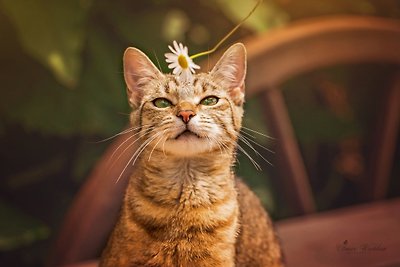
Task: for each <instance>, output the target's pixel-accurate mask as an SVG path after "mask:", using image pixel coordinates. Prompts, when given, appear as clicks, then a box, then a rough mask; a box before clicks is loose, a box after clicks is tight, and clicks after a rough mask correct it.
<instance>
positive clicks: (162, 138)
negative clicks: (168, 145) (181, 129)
mask: <svg viewBox="0 0 400 267" xmlns="http://www.w3.org/2000/svg"><path fill="white" fill-rule="evenodd" d="M166 131H167V130H164V132H163V134H162V135H161V137H160V140H158V141H157V143H156V144H155V145H154V147H153V149H152V150H151V152H150V155H149V159H148V161H150V159H151V155H152V154H153V151H154V149H155V148H156V147H157V146H158V144H159V143H160V141H161V140H162V139H163V135H164V134H165V132H166Z"/></svg>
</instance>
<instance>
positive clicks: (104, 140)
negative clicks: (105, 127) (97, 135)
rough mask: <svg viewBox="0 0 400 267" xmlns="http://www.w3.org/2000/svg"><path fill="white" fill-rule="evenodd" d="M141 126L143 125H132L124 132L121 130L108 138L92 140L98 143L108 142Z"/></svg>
mask: <svg viewBox="0 0 400 267" xmlns="http://www.w3.org/2000/svg"><path fill="white" fill-rule="evenodd" d="M140 127H142V126H138V127H130V128H128V129H125V130H123V131H122V132H119V133H117V134H114V135H113V136H110V137H107V138H105V139H102V140H99V141H94V142H91V143H94V144H98V143H102V142H106V141H109V140H111V139H114V138H115V137H118V136H120V135H124V134H127V133H130V132H133V131H135V130H137V129H139V128H140Z"/></svg>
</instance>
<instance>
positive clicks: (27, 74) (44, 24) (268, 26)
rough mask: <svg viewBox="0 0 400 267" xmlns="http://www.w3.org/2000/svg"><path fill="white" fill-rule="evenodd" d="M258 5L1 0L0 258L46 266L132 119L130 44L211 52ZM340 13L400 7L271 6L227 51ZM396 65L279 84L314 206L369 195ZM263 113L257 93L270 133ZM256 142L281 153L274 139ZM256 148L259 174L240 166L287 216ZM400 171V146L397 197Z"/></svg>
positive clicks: (151, 52) (393, 190) (339, 3)
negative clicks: (372, 148) (127, 71)
mask: <svg viewBox="0 0 400 267" xmlns="http://www.w3.org/2000/svg"><path fill="white" fill-rule="evenodd" d="M255 2H256V1H252V0H192V1H183V0H180V1H178V0H171V1H167V0H146V1H144V0H143V1H128V0H118V1H95V0H69V1H50V0H36V1H32V0H29V1H16V0H0V36H1V42H0V47H1V50H0V51H1V52H0V81H1V83H0V148H1V149H0V164H1V168H0V265H1V266H43V264H44V262H45V260H46V257H47V255H48V251H49V248H50V247H51V244H52V241H53V239H54V238H55V236H56V234H57V231H58V229H59V227H60V224H61V222H62V219H63V216H64V215H65V212H66V210H67V208H68V207H69V205H70V204H71V201H72V199H73V197H74V195H75V194H76V192H77V190H78V189H79V187H80V186H81V185H82V183H83V182H84V181H85V178H86V177H87V176H88V174H89V173H90V171H91V169H92V167H93V166H94V164H95V163H96V160H98V159H99V157H100V156H101V154H102V152H104V150H105V148H106V147H107V146H108V145H109V144H110V142H111V141H110V142H101V143H98V142H96V141H99V140H102V139H104V138H107V137H110V136H112V135H114V134H116V133H118V132H119V131H121V130H123V129H124V127H126V125H127V123H128V114H129V108H128V105H127V101H126V97H125V85H124V82H123V74H122V61H121V60H122V55H123V52H124V50H125V49H126V48H127V47H129V46H135V47H138V48H140V49H141V50H142V51H144V52H145V53H146V54H147V55H148V56H149V57H150V58H151V59H152V60H153V62H155V64H156V65H158V64H159V65H160V67H161V68H162V70H163V71H164V72H167V71H168V69H167V67H166V64H165V61H164V53H165V52H168V51H167V50H168V48H167V45H168V44H171V42H172V41H173V40H177V41H179V42H183V43H184V44H185V45H187V46H188V47H189V52H190V54H194V53H196V52H200V51H204V50H206V49H209V48H211V47H213V46H214V45H215V44H216V43H217V42H218V41H219V40H220V39H221V38H222V37H223V36H224V35H225V34H226V33H227V32H228V31H229V30H230V29H232V28H233V27H234V26H235V25H236V24H237V23H238V22H239V21H240V20H241V19H242V18H243V17H244V16H246V15H247V13H248V12H249V11H250V10H251V8H252V7H253V6H254V4H255ZM333 14H360V15H373V16H381V17H390V18H397V19H399V18H400V2H399V1H398V0H380V1H374V0H353V1H347V0H327V1H316V0H303V1H294V0H265V1H264V2H263V3H262V5H261V6H260V7H259V9H258V10H257V11H256V12H255V13H254V14H253V15H252V17H251V18H250V19H249V20H248V21H247V22H246V23H245V24H244V25H243V27H241V28H240V29H239V30H238V31H237V32H236V33H235V34H234V35H233V36H232V37H231V38H230V39H229V40H228V41H227V42H226V43H225V45H229V44H231V43H233V42H234V41H237V40H241V39H243V38H246V37H249V36H251V35H257V34H260V33H265V32H267V31H271V30H274V29H276V28H279V27H284V26H285V25H287V24H290V23H293V22H295V21H298V20H301V19H305V18H310V17H317V16H324V15H333ZM399 52H400V51H399ZM197 63H198V62H197ZM392 72H393V68H391V66H386V65H382V64H379V65H378V64H371V65H365V64H364V65H362V66H354V65H352V66H338V67H334V68H329V69H324V70H320V71H317V72H313V73H309V74H307V75H303V76H301V77H297V78H295V79H293V80H291V81H289V82H288V83H287V84H285V85H284V86H283V88H284V95H285V99H286V101H287V103H288V107H289V113H290V115H291V119H292V122H293V125H294V127H295V132H296V135H297V138H298V140H299V142H300V147H301V151H302V154H303V155H304V157H305V161H306V162H305V163H306V167H307V171H308V173H309V174H310V177H311V185H312V188H313V192H314V194H315V198H316V202H317V207H318V210H321V211H322V210H329V209H334V208H338V207H342V206H346V205H350V204H355V203H359V202H361V201H362V200H361V199H359V198H358V197H357V195H356V194H355V190H354V187H355V185H356V184H357V180H358V179H360V177H362V174H363V173H364V172H365V171H366V164H367V162H366V161H365V157H364V155H365V152H366V151H365V149H366V145H367V143H368V142H369V140H370V135H371V132H372V129H371V127H372V126H373V125H372V122H373V120H375V119H376V118H374V117H373V116H372V115H371V114H372V113H373V111H375V110H376V108H377V103H376V101H375V99H376V98H375V97H374V96H375V94H377V93H378V92H379V90H376V89H377V88H380V87H382V84H387V79H388V77H389V76H390V75H391V74H392ZM310 84H312V86H310ZM350 87H351V88H352V90H349V88H350ZM354 88H355V89H354ZM260 112H261V111H260V108H259V105H258V103H257V101H256V100H252V99H249V100H248V102H247V103H246V118H245V125H246V127H249V128H251V129H254V130H257V131H260V132H262V133H265V134H268V129H266V128H265V126H262V125H263V122H262V121H261V118H260V116H259V114H260ZM259 137H260V138H258V142H260V143H261V144H263V145H265V146H267V147H271V148H273V146H274V141H273V139H269V138H263V137H262V136H259ZM398 140H399V138H398ZM248 150H249V149H248ZM249 152H251V150H249ZM251 155H252V157H253V158H254V159H255V160H256V161H257V162H258V163H259V164H260V165H261V166H262V169H263V171H258V170H256V168H255V167H254V166H253V165H252V164H251V162H250V161H249V160H248V159H246V157H244V156H243V155H239V163H238V164H237V171H238V173H239V174H240V175H241V176H242V177H244V179H246V180H247V181H248V183H249V184H250V185H251V186H252V187H253V189H254V191H256V193H257V194H258V195H259V196H260V198H261V199H262V201H263V203H264V205H265V206H266V208H267V209H268V210H270V212H271V214H272V216H273V218H274V219H275V220H280V219H282V218H287V217H290V216H291V212H290V207H287V206H285V203H283V202H282V201H279V191H278V190H277V189H276V188H274V186H273V184H274V182H273V181H274V179H279V175H278V174H277V172H276V169H274V166H273V163H274V154H273V153H268V152H266V153H264V152H263V155H264V157H265V158H266V159H267V160H268V161H270V162H272V166H271V165H270V164H268V163H267V162H265V161H264V160H263V159H262V158H260V157H258V156H257V155H255V154H254V153H251ZM399 177H400V147H399V142H397V148H396V152H395V166H394V169H393V170H392V178H391V184H390V190H389V197H394V196H399V195H400V181H399V180H400V179H398V178H399Z"/></svg>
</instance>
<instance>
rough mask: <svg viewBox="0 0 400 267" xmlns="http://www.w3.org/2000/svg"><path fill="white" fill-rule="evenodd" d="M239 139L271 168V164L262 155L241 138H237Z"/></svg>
mask: <svg viewBox="0 0 400 267" xmlns="http://www.w3.org/2000/svg"><path fill="white" fill-rule="evenodd" d="M239 139H240V140H241V141H242V142H243V143H245V144H246V145H247V146H248V147H249V148H250V149H252V150H253V151H254V153H256V155H258V156H259V157H261V158H262V159H263V160H264V161H265V162H267V163H268V164H269V165H271V166H273V165H272V163H271V162H269V160H267V159H266V158H264V157H263V155H261V154H260V153H259V152H258V151H257V150H256V149H255V148H254V147H253V146H252V145H251V144H250V143H249V142H248V141H247V140H246V139H244V138H243V136H239Z"/></svg>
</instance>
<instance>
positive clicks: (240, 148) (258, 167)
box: [237, 144, 262, 171]
mask: <svg viewBox="0 0 400 267" xmlns="http://www.w3.org/2000/svg"><path fill="white" fill-rule="evenodd" d="M237 147H238V149H239V150H240V151H241V152H243V154H245V155H246V156H247V157H248V158H249V160H250V161H251V163H253V165H254V167H255V168H256V170H258V171H261V170H262V169H261V167H260V165H259V164H258V163H257V162H256V161H255V160H254V159H253V158H252V157H251V156H250V155H249V154H248V153H247V152H246V150H244V149H243V147H241V146H240V145H239V144H237Z"/></svg>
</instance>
